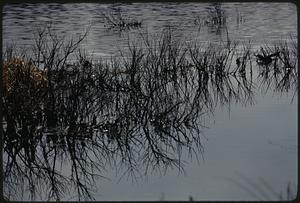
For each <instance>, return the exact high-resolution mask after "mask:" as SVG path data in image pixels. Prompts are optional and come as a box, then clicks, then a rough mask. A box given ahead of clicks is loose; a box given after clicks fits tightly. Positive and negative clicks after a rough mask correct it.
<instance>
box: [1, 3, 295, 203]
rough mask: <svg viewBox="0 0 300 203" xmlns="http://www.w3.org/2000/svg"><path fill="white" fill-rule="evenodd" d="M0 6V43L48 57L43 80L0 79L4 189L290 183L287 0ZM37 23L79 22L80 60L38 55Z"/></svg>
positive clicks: (266, 194)
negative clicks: (5, 82)
mask: <svg viewBox="0 0 300 203" xmlns="http://www.w3.org/2000/svg"><path fill="white" fill-rule="evenodd" d="M2 12H3V46H4V47H3V50H7V47H9V46H10V44H12V43H13V44H15V47H14V49H16V50H18V51H19V52H18V53H25V54H26V56H27V57H28V58H31V59H32V60H33V63H34V65H36V66H39V67H42V66H43V67H48V68H49V67H50V65H51V68H52V70H53V73H52V72H51V71H48V75H47V77H48V78H47V81H50V79H51V78H52V79H51V81H52V83H50V82H49V83H47V84H48V86H47V88H46V90H45V91H44V89H43V88H44V87H42V86H39V85H37V88H40V89H39V91H33V93H31V92H30V91H28V92H29V93H28V94H27V93H24V92H26V91H24V90H23V89H22V88H21V89H17V90H15V92H14V91H13V90H9V91H8V93H7V95H5V98H4V99H3V101H5V102H4V121H3V128H4V140H5V142H4V172H5V177H6V180H5V183H4V191H5V193H4V195H5V196H6V197H7V198H9V199H17V200H28V199H30V198H32V197H33V199H35V200H47V199H48V198H49V199H58V197H59V198H60V199H61V200H78V194H79V196H80V200H84V199H85V198H91V197H92V198H94V199H95V200H98V201H102V200H103V201H106V200H125V201H126V200H127V201H131V200H146V201H147V200H188V199H189V198H192V199H194V200H279V199H291V198H294V197H295V194H296V188H297V184H298V182H297V177H298V174H297V165H298V162H297V159H298V157H297V148H298V146H297V139H298V138H297V103H298V101H297V100H298V86H297V83H298V80H297V78H298V64H297V57H298V56H297V10H296V6H295V5H294V4H291V3H222V4H218V3H217V4H211V3H168V4H167V3H132V4H87V3H80V4H54V3H53V4H52V3H51V4H15V5H5V6H4V7H3V11H2ZM50 23H51V33H55V36H58V37H62V36H65V38H64V39H63V40H64V41H66V42H67V41H68V40H70V39H72V37H73V40H75V41H76V40H77V39H78V36H80V35H82V34H83V33H84V32H85V31H86V30H87V29H89V32H88V33H87V36H86V37H85V38H84V39H83V41H82V42H81V43H80V44H79V48H80V49H81V50H84V51H81V52H80V53H81V54H82V55H80V57H79V60H78V54H77V58H76V56H75V55H70V61H66V64H65V63H63V65H61V63H60V62H59V60H57V61H56V59H55V60H54V62H53V61H52V63H50V61H51V60H44V62H41V64H40V62H37V60H36V58H35V57H37V54H36V53H37V49H35V50H34V49H32V48H33V47H34V44H35V43H34V39H38V38H37V36H38V35H34V33H37V29H38V28H42V27H44V26H45V25H46V26H50ZM49 30H50V29H49ZM49 30H48V31H49ZM51 33H49V32H48V33H47V29H46V31H45V35H47V34H48V35H47V37H48V38H45V39H46V41H44V43H46V44H47V43H50V44H51V39H52V40H53V38H51V37H52V35H51ZM53 36H54V35H53ZM146 37H149V40H148V41H147V39H146ZM47 40H50V41H47ZM129 42H130V43H129ZM147 42H148V43H147ZM35 45H36V44H35ZM44 49H45V50H47V49H50V48H49V47H47V46H45V47H43V48H42V49H41V50H40V52H39V53H41V54H42V55H43V53H46V52H43V50H44ZM22 50H27V51H25V52H24V51H23V52H22ZM60 51H61V52H59V53H60V54H64V53H65V52H64V50H63V49H61V50H60ZM46 55H47V53H46ZM18 56H19V55H18ZM57 58H59V56H57ZM44 59H45V58H44ZM48 59H49V58H48ZM45 61H47V62H49V63H46V62H45ZM71 62H72V63H73V64H72V65H69V66H68V65H67V64H68V63H69V64H71ZM54 63H57V64H58V65H57V67H56V69H55V68H54V65H53V64H54ZM42 64H43V65H42ZM49 64H50V65H49ZM65 66H68V67H71V69H72V68H73V69H72V71H71V72H70V71H67V69H65ZM49 69H50V68H49ZM59 69H61V70H62V71H61V72H59V71H58V70H59ZM63 71H66V72H63ZM50 72H51V74H53V75H50V76H49V74H50ZM60 74H61V75H60ZM26 82H27V81H25V80H24V81H23V80H20V81H18V83H19V84H23V83H24V84H27V83H26ZM13 84H16V83H13ZM50 84H51V85H50ZM15 87H16V88H20V87H19V86H18V85H16V86H15ZM30 87H31V86H30ZM12 89H13V88H12ZM44 93H45V94H44ZM33 95H34V96H33ZM41 95H42V96H41ZM27 96H28V98H30V99H29V100H30V101H28V100H27ZM32 97H33V98H32ZM50 118H51V119H50ZM50 120H51V122H50ZM53 120H55V121H53ZM53 123H54V124H53ZM26 146H29V147H26ZM22 176H24V177H23V178H22ZM98 176H99V177H98ZM23 186H24V188H23ZM95 188H97V189H95ZM65 189H70V191H69V193H68V191H67V190H66V191H65ZM21 191H23V193H24V194H23V195H17V196H16V195H15V194H21ZM28 191H31V193H30V192H28ZM38 191H42V192H38ZM287 191H288V192H287ZM34 192H36V193H34ZM40 194H41V195H40ZM89 194H91V196H89ZM280 195H281V196H280Z"/></svg>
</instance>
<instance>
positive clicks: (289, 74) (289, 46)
mask: <svg viewBox="0 0 300 203" xmlns="http://www.w3.org/2000/svg"><path fill="white" fill-rule="evenodd" d="M256 57H257V63H258V65H259V67H260V78H262V82H261V85H263V86H264V87H265V89H266V90H267V89H269V88H270V87H272V86H273V87H274V89H275V91H279V92H283V91H286V92H288V91H289V90H290V89H294V90H295V93H296V91H297V89H298V68H297V66H298V54H297V43H296V42H295V40H294V39H293V38H292V37H291V39H290V43H288V42H287V41H279V42H277V43H275V44H274V46H272V47H271V46H267V45H265V46H263V47H261V48H260V50H259V52H258V54H256Z"/></svg>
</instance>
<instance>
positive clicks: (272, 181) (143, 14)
mask: <svg viewBox="0 0 300 203" xmlns="http://www.w3.org/2000/svg"><path fill="white" fill-rule="evenodd" d="M221 7H222V9H223V11H224V13H225V16H226V24H225V25H220V26H215V25H205V24H202V25H201V26H200V25H197V24H195V19H197V17H199V19H201V18H203V17H204V18H205V17H207V12H208V10H209V9H212V8H214V6H213V5H212V4H209V3H170V4H166V3H132V4H114V5H113V4H87V3H81V4H54V3H53V4H17V5H6V6H4V8H3V41H4V43H3V44H4V46H5V44H6V43H11V42H14V43H16V45H17V46H18V47H30V46H31V45H32V38H33V32H34V29H35V27H36V26H39V25H43V24H45V23H49V22H52V23H53V28H54V31H55V32H57V33H58V34H59V35H66V36H68V37H69V36H71V35H72V36H76V35H79V34H81V33H83V32H84V30H85V29H86V28H87V27H88V26H89V25H92V27H91V31H90V33H89V35H88V37H87V38H86V39H85V40H84V41H83V43H82V45H81V46H82V48H84V49H85V50H86V51H88V53H89V54H93V57H94V58H96V59H97V58H100V57H110V56H111V55H118V53H119V52H118V50H119V49H124V48H127V46H128V44H127V39H128V37H129V38H130V39H136V38H138V37H139V33H145V32H148V33H149V34H156V33H159V32H161V30H162V29H163V28H166V27H169V26H171V27H172V29H174V30H175V31H174V32H176V33H177V34H178V35H181V36H182V37H183V38H185V39H186V40H187V41H188V40H198V41H200V42H204V43H206V42H212V43H219V42H221V41H224V42H225V40H226V39H227V35H226V30H227V31H228V34H229V37H230V39H233V40H238V41H249V40H250V41H251V42H252V49H253V50H258V49H259V47H260V46H262V45H263V44H268V45H272V43H274V42H276V41H279V40H281V39H287V40H289V37H290V36H293V37H297V31H296V30H297V12H296V6H295V5H294V4H291V3H224V4H221ZM117 9H121V11H122V12H124V13H125V14H126V15H127V16H130V17H131V18H132V19H137V20H139V21H141V22H142V27H141V28H139V29H131V30H129V31H122V32H120V31H119V30H115V29H111V30H109V29H107V27H105V25H106V24H105V22H104V21H103V18H102V16H101V13H103V12H104V13H106V12H107V11H114V10H117ZM254 69H255V70H256V69H257V66H256V65H255V66H254ZM254 78H256V77H254ZM293 94H294V91H290V92H288V93H283V94H282V93H279V92H273V91H272V90H270V91H268V92H267V93H265V92H263V91H262V90H261V89H260V88H259V86H257V88H256V91H255V93H254V102H253V104H252V105H250V104H248V105H246V106H245V105H242V104H239V103H237V104H236V103H231V104H230V105H229V106H227V105H225V106H218V107H217V108H216V110H215V112H214V114H213V116H208V117H206V118H205V119H204V121H205V124H206V126H208V127H209V128H207V129H204V132H203V133H204V136H205V138H203V139H202V142H203V146H204V154H203V157H201V155H200V156H199V163H198V162H197V161H196V160H195V159H193V161H189V163H187V164H186V166H185V170H186V174H179V175H178V170H177V169H173V170H172V169H171V170H169V171H167V173H166V174H164V175H161V176H160V175H159V173H154V174H148V176H147V177H144V178H143V179H142V180H138V181H137V182H133V183H132V181H131V179H129V180H127V179H126V178H123V179H121V180H120V181H119V178H120V174H117V175H116V174H115V171H114V170H110V169H109V168H108V169H107V172H104V173H103V174H102V175H104V176H106V177H108V178H109V180H104V179H99V181H98V182H97V186H98V187H99V188H98V191H96V193H95V199H96V200H99V201H102V200H103V201H105V200H125V201H126V200H127V201H130V200H159V199H165V200H188V198H189V196H192V197H193V199H194V200H256V199H259V198H262V199H268V198H269V199H270V200H276V198H277V197H275V196H274V194H273V193H272V192H266V193H268V194H269V196H268V195H267V196H268V197H265V196H266V195H264V194H262V193H263V192H259V191H258V190H257V188H258V187H262V188H264V186H263V183H262V181H261V180H263V181H265V182H267V183H268V184H269V185H271V187H272V188H273V190H274V191H276V192H278V193H280V192H285V191H286V187H287V184H288V182H291V183H292V185H293V184H294V186H295V187H294V189H296V185H297V184H298V183H297V177H298V174H297V165H298V162H297V102H298V101H297V95H296V96H295V98H294V99H293V100H292V98H293ZM124 170H125V169H124ZM263 190H264V189H263ZM250 191H252V192H250ZM253 193H255V194H253ZM270 194H271V195H270ZM257 196H258V197H257Z"/></svg>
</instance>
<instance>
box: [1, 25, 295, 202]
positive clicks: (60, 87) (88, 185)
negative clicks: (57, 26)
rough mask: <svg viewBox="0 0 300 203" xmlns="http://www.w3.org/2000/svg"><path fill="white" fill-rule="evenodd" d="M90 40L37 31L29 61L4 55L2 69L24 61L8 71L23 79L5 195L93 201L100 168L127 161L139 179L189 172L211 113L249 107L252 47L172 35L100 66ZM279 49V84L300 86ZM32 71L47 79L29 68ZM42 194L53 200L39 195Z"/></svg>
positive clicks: (7, 148)
mask: <svg viewBox="0 0 300 203" xmlns="http://www.w3.org/2000/svg"><path fill="white" fill-rule="evenodd" d="M86 35H87V33H84V34H83V35H82V36H80V38H79V39H78V40H71V41H68V42H66V41H64V39H63V38H58V37H57V36H56V35H54V34H53V33H52V32H51V29H50V28H49V27H48V28H44V29H41V30H39V31H38V33H37V38H36V39H35V46H34V55H33V56H31V58H30V59H28V57H26V56H20V55H18V54H17V53H14V52H13V50H8V52H6V54H5V61H4V64H9V63H10V61H11V60H13V59H16V58H18V59H20V60H22V61H23V62H24V63H21V64H20V65H19V66H18V67H17V69H18V71H21V73H24V74H19V75H18V74H15V75H13V74H8V79H9V80H11V79H14V80H15V81H19V82H18V83H16V82H8V81H9V80H8V79H7V81H6V80H4V83H5V85H6V86H4V88H5V89H4V92H5V94H4V96H3V106H4V108H3V115H4V125H3V132H4V166H5V168H4V172H5V173H4V177H5V186H6V188H7V189H6V191H5V196H6V197H7V198H12V199H14V198H16V199H17V198H19V197H15V196H14V195H16V194H22V191H29V192H30V195H31V198H32V199H36V198H40V199H48V200H60V199H61V198H64V196H65V195H66V194H67V193H70V194H72V193H74V192H75V193H76V195H77V197H78V200H86V199H93V195H92V192H93V189H94V187H95V183H96V182H95V181H96V180H97V178H98V177H100V178H105V177H102V176H101V172H102V171H104V170H105V168H106V166H108V165H110V166H112V167H114V166H119V165H121V166H122V167H125V168H126V169H128V170H127V173H129V174H132V176H133V177H135V176H136V174H147V172H148V171H149V170H160V169H165V170H167V169H169V168H178V170H179V171H183V170H184V165H183V164H184V161H183V160H181V154H182V151H183V150H185V149H187V150H188V151H189V152H190V154H194V155H196V156H197V155H198V154H199V152H200V153H203V145H202V142H201V139H202V136H201V135H202V130H203V128H204V127H205V126H204V125H203V123H202V120H201V119H202V118H203V117H204V116H205V115H207V114H209V113H213V112H214V109H215V108H216V106H218V105H229V104H230V103H231V102H233V101H234V102H238V103H243V104H245V105H246V104H252V103H253V91H254V90H253V88H254V85H253V81H252V62H251V57H250V55H251V47H250V43H249V45H247V46H246V45H245V46H243V50H242V53H240V54H239V55H238V56H237V43H235V42H232V43H231V42H229V41H228V42H227V43H226V44H225V45H211V44H210V45H208V46H207V47H205V46H201V47H200V46H198V45H197V43H194V44H185V43H183V42H182V41H180V40H178V39H176V38H175V37H174V36H173V33H172V31H171V30H169V29H168V30H166V31H164V32H163V33H162V34H161V35H159V36H158V37H157V38H150V37H149V36H147V35H143V36H142V38H141V39H142V41H139V42H131V41H130V42H129V50H128V52H125V51H124V52H121V57H120V58H112V59H111V60H110V61H100V62H94V61H93V60H92V59H91V58H89V57H87V56H86V55H85V54H84V52H82V51H81V50H79V49H78V46H79V44H80V42H81V41H82V40H83V39H84V38H85V36H86ZM49 39H50V41H49ZM274 48H275V49H276V50H277V49H279V52H280V55H279V57H280V58H279V59H278V60H280V63H279V62H278V63H277V64H276V65H275V62H274V70H275V68H279V67H284V68H283V69H281V74H284V75H283V76H282V79H281V81H283V82H278V84H279V85H277V86H276V88H278V86H281V87H285V88H287V81H291V78H292V82H293V83H295V82H296V79H295V78H294V75H295V73H294V71H295V70H296V68H295V64H293V63H292V62H290V58H289V57H290V55H289V53H290V52H289V50H288V48H287V47H285V45H282V46H279V47H277V46H275V47H274ZM267 51H269V50H267ZM269 52H271V49H270V51H269ZM71 56H73V57H74V56H76V60H75V62H73V63H70V62H69V59H70V57H71ZM234 61H236V64H235V63H234ZM29 62H30V63H29ZM291 63H292V64H291ZM13 64H16V63H13ZM33 66H34V67H37V68H39V71H37V70H38V69H35V70H36V71H35V72H38V73H39V74H40V75H43V77H42V80H41V79H33V78H35V77H36V76H34V75H37V74H36V73H34V72H31V71H27V72H26V71H25V70H31V69H30V68H28V67H33ZM7 67H8V68H7V70H9V71H10V70H13V67H15V66H14V65H8V66H7ZM286 67H289V68H290V69H289V71H287V70H286ZM263 68H264V71H265V72H264V74H266V72H268V73H269V72H270V69H267V66H264V67H263ZM22 71H24V72H22ZM292 72H293V73H292ZM8 73H9V72H8ZM25 73H26V74H25ZM274 74H275V72H274ZM276 74H277V73H276ZM4 75H5V74H4ZM33 76H34V77H33ZM267 80H270V77H268V76H265V77H264V81H267ZM39 81H43V82H39ZM284 81H286V82H284ZM279 89H280V88H279ZM142 172H144V173H142ZM23 186H26V187H27V188H25V189H24V188H23ZM73 190H74V191H73ZM41 191H44V192H41ZM42 194H46V195H47V196H46V197H44V196H41V197H37V195H42ZM21 198H22V197H21Z"/></svg>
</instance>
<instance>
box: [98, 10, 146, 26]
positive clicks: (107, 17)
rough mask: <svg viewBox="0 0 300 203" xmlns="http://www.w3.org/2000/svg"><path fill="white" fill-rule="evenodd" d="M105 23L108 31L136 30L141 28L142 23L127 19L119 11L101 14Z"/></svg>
mask: <svg viewBox="0 0 300 203" xmlns="http://www.w3.org/2000/svg"><path fill="white" fill-rule="evenodd" d="M101 16H102V18H103V19H104V22H105V27H107V28H108V29H117V30H119V31H125V30H130V29H137V28H140V27H141V26H142V21H139V20H136V19H132V18H130V17H128V15H126V14H125V13H124V12H123V11H122V10H121V9H117V10H110V11H107V12H106V13H104V12H102V13H101Z"/></svg>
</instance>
